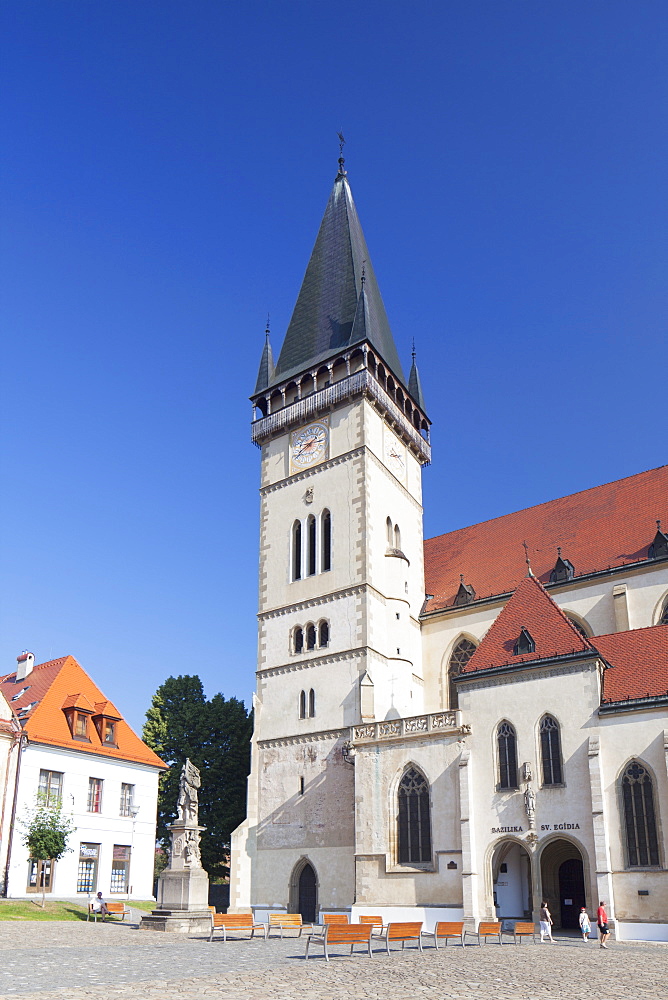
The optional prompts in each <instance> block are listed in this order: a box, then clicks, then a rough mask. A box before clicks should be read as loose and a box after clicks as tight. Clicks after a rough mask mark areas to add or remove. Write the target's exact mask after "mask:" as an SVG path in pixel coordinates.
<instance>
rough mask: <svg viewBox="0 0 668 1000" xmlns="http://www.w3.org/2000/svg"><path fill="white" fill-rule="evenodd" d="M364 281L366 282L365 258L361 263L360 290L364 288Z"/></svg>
mask: <svg viewBox="0 0 668 1000" xmlns="http://www.w3.org/2000/svg"><path fill="white" fill-rule="evenodd" d="M365 281H366V258H365V259H364V260H363V261H362V288H364V282H365Z"/></svg>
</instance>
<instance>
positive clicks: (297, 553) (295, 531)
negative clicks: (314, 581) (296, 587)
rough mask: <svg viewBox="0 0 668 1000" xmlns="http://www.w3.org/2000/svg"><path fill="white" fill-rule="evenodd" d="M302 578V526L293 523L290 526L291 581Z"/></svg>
mask: <svg viewBox="0 0 668 1000" xmlns="http://www.w3.org/2000/svg"><path fill="white" fill-rule="evenodd" d="M301 578H302V525H301V521H295V523H294V524H293V525H292V579H293V580H301Z"/></svg>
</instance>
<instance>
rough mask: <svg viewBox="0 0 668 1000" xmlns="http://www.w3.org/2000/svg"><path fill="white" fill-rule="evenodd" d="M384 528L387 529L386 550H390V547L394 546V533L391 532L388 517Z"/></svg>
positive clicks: (390, 522) (390, 521)
mask: <svg viewBox="0 0 668 1000" xmlns="http://www.w3.org/2000/svg"><path fill="white" fill-rule="evenodd" d="M385 527H386V529H387V547H388V549H391V548H392V546H393V545H394V532H393V530H392V520H391V518H389V517H388V519H387V521H386V522H385Z"/></svg>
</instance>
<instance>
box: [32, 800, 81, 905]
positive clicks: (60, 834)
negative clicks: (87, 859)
mask: <svg viewBox="0 0 668 1000" xmlns="http://www.w3.org/2000/svg"><path fill="white" fill-rule="evenodd" d="M23 826H24V828H25V833H24V834H23V843H24V844H25V845H26V847H27V848H28V853H29V855H30V857H31V858H32V859H33V860H35V861H60V859H61V858H62V857H63V855H64V854H66V853H67V852H68V851H71V850H72V848H71V847H68V846H67V839H68V837H69V835H70V834H71V833H74V831H75V829H76V827H75V826H74V824H73V823H72V821H71V820H70V819H69V817H67V816H63V814H62V802H61V800H60V799H56V800H55V802H50V803H47V802H46V799H45V797H44V795H43V794H42V793H40V792H38V794H37V804H36V805H35V806H34V807H33V808H32V809H31V810H30V811H29V814H28V816H27V818H26V819H25V820H24V821H23ZM44 893H45V887H44V886H42V908H44Z"/></svg>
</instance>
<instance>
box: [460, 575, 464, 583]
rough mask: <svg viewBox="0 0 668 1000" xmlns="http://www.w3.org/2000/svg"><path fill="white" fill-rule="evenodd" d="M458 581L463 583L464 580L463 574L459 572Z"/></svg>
mask: <svg viewBox="0 0 668 1000" xmlns="http://www.w3.org/2000/svg"><path fill="white" fill-rule="evenodd" d="M459 582H460V583H463V582H464V574H463V573H460V574H459Z"/></svg>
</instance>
